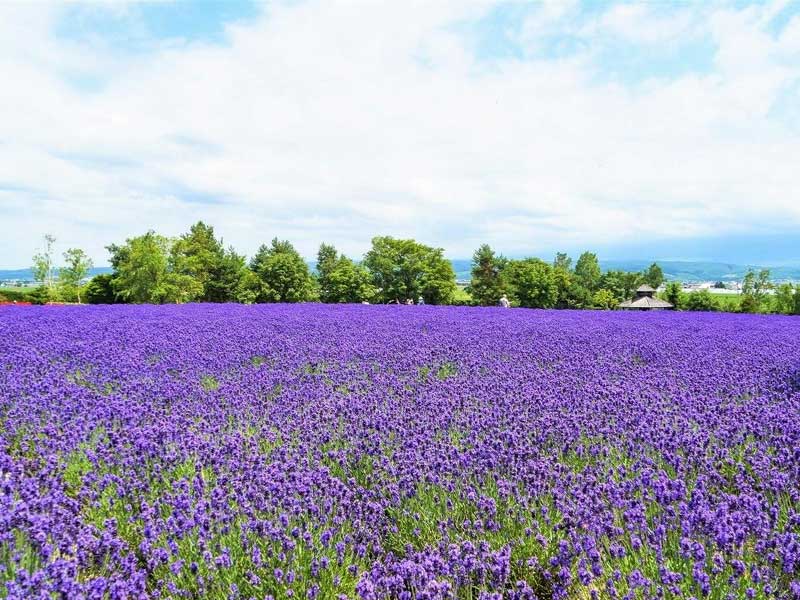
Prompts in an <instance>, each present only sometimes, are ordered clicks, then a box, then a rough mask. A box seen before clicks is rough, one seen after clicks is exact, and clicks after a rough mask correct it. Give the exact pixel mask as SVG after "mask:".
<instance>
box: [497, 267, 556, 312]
mask: <svg viewBox="0 0 800 600" xmlns="http://www.w3.org/2000/svg"><path fill="white" fill-rule="evenodd" d="M507 273H508V282H509V285H510V287H511V295H512V296H513V297H514V299H515V300H516V302H517V303H518V304H519V305H520V306H524V307H527V308H553V307H554V306H555V305H556V302H557V301H558V282H557V280H556V277H555V272H554V269H553V267H551V266H550V265H549V264H548V263H546V262H544V261H543V260H540V259H538V258H525V259H522V260H512V261H510V262H509V265H508V267H507Z"/></svg>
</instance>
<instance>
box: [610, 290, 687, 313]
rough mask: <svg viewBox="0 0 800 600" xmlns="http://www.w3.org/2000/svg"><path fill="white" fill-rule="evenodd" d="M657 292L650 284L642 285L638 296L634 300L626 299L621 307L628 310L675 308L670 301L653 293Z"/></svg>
mask: <svg viewBox="0 0 800 600" xmlns="http://www.w3.org/2000/svg"><path fill="white" fill-rule="evenodd" d="M655 293H656V291H655V290H654V289H653V288H651V287H650V286H649V285H646V284H645V285H640V286H639V287H638V289H637V290H636V296H635V297H634V298H633V299H632V300H626V301H625V302H623V303H622V304H620V305H619V307H620V308H624V309H628V310H667V309H670V308H674V307H673V306H672V304H670V303H669V302H665V301H664V300H661V299H660V298H656V297H655V296H654V295H653V294H655Z"/></svg>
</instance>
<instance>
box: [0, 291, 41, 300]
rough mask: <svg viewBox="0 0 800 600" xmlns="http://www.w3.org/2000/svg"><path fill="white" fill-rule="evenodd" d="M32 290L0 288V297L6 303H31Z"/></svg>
mask: <svg viewBox="0 0 800 600" xmlns="http://www.w3.org/2000/svg"><path fill="white" fill-rule="evenodd" d="M33 292H34V288H24V287H21V288H7V287H4V288H0V295H1V296H2V297H3V298H5V300H6V301H8V302H32V300H31V295H32V294H33Z"/></svg>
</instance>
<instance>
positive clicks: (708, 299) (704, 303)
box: [683, 290, 720, 312]
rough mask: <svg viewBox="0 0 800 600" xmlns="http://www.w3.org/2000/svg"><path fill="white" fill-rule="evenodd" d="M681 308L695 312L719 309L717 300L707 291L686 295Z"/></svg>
mask: <svg viewBox="0 0 800 600" xmlns="http://www.w3.org/2000/svg"><path fill="white" fill-rule="evenodd" d="M683 308H685V309H686V310H695V311H707V312H711V311H717V310H719V309H720V305H719V300H717V298H715V297H714V295H713V294H712V293H711V292H709V291H708V290H699V291H696V292H691V293H690V294H687V295H686V299H685V301H684V302H683Z"/></svg>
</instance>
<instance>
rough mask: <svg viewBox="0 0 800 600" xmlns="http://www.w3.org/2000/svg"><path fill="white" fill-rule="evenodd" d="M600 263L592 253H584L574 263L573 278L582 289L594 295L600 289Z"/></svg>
mask: <svg viewBox="0 0 800 600" xmlns="http://www.w3.org/2000/svg"><path fill="white" fill-rule="evenodd" d="M600 276H601V271H600V261H598V260H597V255H596V254H595V253H593V252H584V253H583V254H581V255H580V257H578V262H577V263H575V277H576V278H577V280H578V283H580V284H581V285H582V286H583V287H585V288H586V289H587V290H589V292H591V293H594V292H596V291H597V290H598V289H599V287H600Z"/></svg>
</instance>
